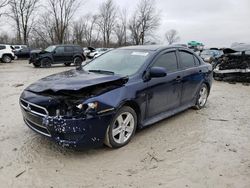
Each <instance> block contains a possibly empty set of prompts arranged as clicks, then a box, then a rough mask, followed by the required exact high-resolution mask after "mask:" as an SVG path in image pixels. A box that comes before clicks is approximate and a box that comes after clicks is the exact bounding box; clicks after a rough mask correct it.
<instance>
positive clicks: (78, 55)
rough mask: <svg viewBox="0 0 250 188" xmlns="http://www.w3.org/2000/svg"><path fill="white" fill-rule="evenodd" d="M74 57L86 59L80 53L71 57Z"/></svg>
mask: <svg viewBox="0 0 250 188" xmlns="http://www.w3.org/2000/svg"><path fill="white" fill-rule="evenodd" d="M76 57H80V58H81V59H82V61H85V60H86V58H85V56H83V55H80V54H76V55H74V56H73V59H75V58H76Z"/></svg>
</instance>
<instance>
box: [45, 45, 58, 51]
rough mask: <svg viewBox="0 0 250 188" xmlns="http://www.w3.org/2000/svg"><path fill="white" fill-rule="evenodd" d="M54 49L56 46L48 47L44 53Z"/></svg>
mask: <svg viewBox="0 0 250 188" xmlns="http://www.w3.org/2000/svg"><path fill="white" fill-rule="evenodd" d="M55 48H56V46H49V47H48V48H46V49H45V50H44V51H46V52H53V51H54V49H55Z"/></svg>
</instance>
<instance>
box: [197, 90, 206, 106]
mask: <svg viewBox="0 0 250 188" xmlns="http://www.w3.org/2000/svg"><path fill="white" fill-rule="evenodd" d="M207 97H208V90H207V87H206V86H203V87H202V88H201V90H200V94H199V100H198V103H199V106H201V107H203V106H204V105H205V104H206V102H207Z"/></svg>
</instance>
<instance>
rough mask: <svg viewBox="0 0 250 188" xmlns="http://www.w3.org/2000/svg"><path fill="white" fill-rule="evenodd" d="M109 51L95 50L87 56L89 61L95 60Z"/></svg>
mask: <svg viewBox="0 0 250 188" xmlns="http://www.w3.org/2000/svg"><path fill="white" fill-rule="evenodd" d="M108 50H109V49H108V48H96V49H95V51H94V52H91V53H90V54H89V55H88V58H89V59H93V58H96V57H98V56H100V55H102V54H104V53H105V52H107V51H108Z"/></svg>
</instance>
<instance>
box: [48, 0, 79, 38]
mask: <svg viewBox="0 0 250 188" xmlns="http://www.w3.org/2000/svg"><path fill="white" fill-rule="evenodd" d="M80 2H81V1H79V0H48V3H49V5H48V10H49V13H50V16H52V24H53V26H54V33H55V37H56V38H55V42H56V43H64V42H65V41H66V38H67V35H68V33H67V31H68V29H69V25H70V22H71V21H72V17H73V15H74V13H75V12H76V10H77V9H78V8H79V6H80Z"/></svg>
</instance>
